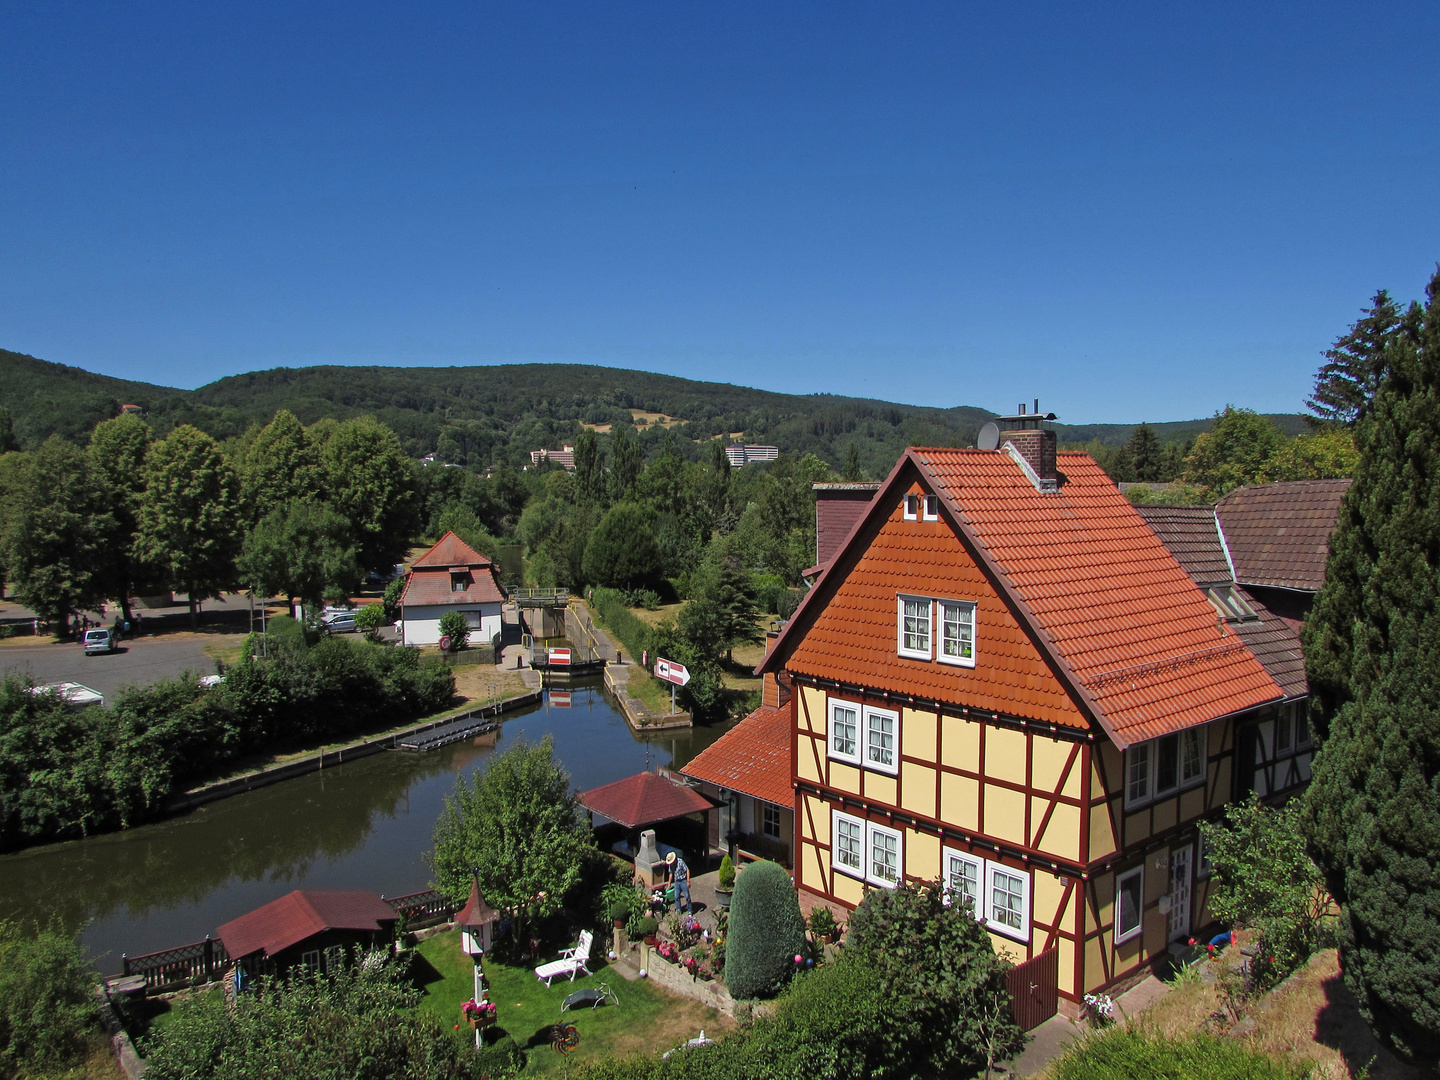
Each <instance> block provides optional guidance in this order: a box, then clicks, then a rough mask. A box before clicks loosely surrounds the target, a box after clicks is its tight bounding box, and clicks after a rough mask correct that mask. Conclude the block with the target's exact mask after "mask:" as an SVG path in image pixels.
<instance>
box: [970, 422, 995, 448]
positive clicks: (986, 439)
mask: <svg viewBox="0 0 1440 1080" xmlns="http://www.w3.org/2000/svg"><path fill="white" fill-rule="evenodd" d="M999 445H1000V425H999V424H997V423H995V421H993V420H992V421H990V422H989V423H988V424H986V425H985V426H984V427H982V428H981V429H980V434H979V435H978V436H976V438H975V448H976V449H977V450H994V449H995V448H996V447H998V446H999Z"/></svg>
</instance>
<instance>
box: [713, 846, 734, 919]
mask: <svg viewBox="0 0 1440 1080" xmlns="http://www.w3.org/2000/svg"><path fill="white" fill-rule="evenodd" d="M734 892H735V863H734V861H733V860H732V859H731V858H730V856H729V855H726V856H725V857H724V858H723V859H721V860H720V876H719V878H717V879H716V882H715V903H716V904H717V905H718V906H720V907H722V908H728V907H729V906H730V897H731V895H733V894H734Z"/></svg>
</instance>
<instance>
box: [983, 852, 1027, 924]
mask: <svg viewBox="0 0 1440 1080" xmlns="http://www.w3.org/2000/svg"><path fill="white" fill-rule="evenodd" d="M986 870H987V871H988V873H987V876H988V877H989V879H990V882H989V887H988V888H987V889H986V893H987V894H988V895H987V896H986V899H987V900H988V901H989V903H988V904H987V905H986V908H987V910H986V912H985V916H986V918H985V924H986V925H987V926H989V927H990V929H991V930H994V931H996V932H998V933H1001V934H1004V935H1006V936H1007V937H1013V938H1019V939H1020V940H1021V941H1024V940H1026V939H1027V938H1028V937H1029V936H1030V875H1029V874H1028V873H1026V872H1025V871H1023V870H1015V869H1013V868H1011V867H1009V866H1002V865H1001V864H1000V863H994V862H992V863H986Z"/></svg>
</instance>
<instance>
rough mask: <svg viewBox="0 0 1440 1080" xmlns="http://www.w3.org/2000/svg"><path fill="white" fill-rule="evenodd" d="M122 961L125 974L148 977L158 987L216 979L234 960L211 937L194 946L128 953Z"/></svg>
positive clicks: (147, 979)
mask: <svg viewBox="0 0 1440 1080" xmlns="http://www.w3.org/2000/svg"><path fill="white" fill-rule="evenodd" d="M120 962H121V964H122V967H121V974H122V975H124V976H126V977H129V976H132V975H138V976H140V977H142V978H143V979H144V980H145V985H146V986H148V987H151V988H157V987H162V986H173V985H175V984H177V983H187V982H195V981H196V980H200V981H202V982H213V981H214V980H215V979H218V978H220V976H221V975H222V974H224V972H225V968H226V967H227V966H228V965H229V963H230V954H229V953H228V952H226V951H225V945H224V944H223V943H222V942H221V941H220V940H219V939H217V938H210V937H207V938H206V939H205V940H204V941H197V942H194V943H193V944H190V945H179V946H176V947H175V948H173V949H162V950H160V951H159V952H153V953H144V954H143V955H140V956H130V955H128V954H126V955H124V956H122V957H121V958H120Z"/></svg>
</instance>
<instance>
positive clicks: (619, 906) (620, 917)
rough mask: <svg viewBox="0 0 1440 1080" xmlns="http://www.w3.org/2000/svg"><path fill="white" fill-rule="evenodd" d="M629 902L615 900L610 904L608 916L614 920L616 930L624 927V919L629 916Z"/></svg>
mask: <svg viewBox="0 0 1440 1080" xmlns="http://www.w3.org/2000/svg"><path fill="white" fill-rule="evenodd" d="M631 906H632V905H631V904H630V903H629V902H628V901H625V900H616V901H615V903H613V904H611V905H610V918H611V919H612V920H614V922H615V929H616V930H623V929H625V920H626V919H628V918H630V908H631Z"/></svg>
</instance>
